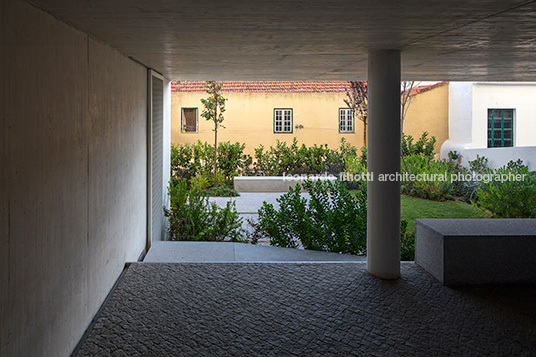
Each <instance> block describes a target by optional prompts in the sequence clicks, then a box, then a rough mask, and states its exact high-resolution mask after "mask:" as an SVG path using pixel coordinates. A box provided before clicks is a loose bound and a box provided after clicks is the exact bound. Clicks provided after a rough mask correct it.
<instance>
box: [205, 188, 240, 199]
mask: <svg viewBox="0 0 536 357" xmlns="http://www.w3.org/2000/svg"><path fill="white" fill-rule="evenodd" d="M201 193H202V194H203V195H204V196H208V197H236V196H240V195H239V194H238V192H236V191H235V190H234V189H232V188H230V187H227V186H217V187H211V188H209V189H208V190H206V191H202V192H201Z"/></svg>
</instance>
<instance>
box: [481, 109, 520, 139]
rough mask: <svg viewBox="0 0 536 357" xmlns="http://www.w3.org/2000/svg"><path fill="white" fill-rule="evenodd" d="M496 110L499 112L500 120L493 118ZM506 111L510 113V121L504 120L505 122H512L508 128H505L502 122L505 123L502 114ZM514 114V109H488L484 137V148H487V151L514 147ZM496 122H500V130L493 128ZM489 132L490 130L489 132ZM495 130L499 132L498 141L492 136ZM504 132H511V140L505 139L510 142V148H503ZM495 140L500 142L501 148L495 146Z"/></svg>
mask: <svg viewBox="0 0 536 357" xmlns="http://www.w3.org/2000/svg"><path fill="white" fill-rule="evenodd" d="M496 110H500V111H501V118H495V117H494V113H495V111H496ZM506 111H511V112H512V117H511V119H510V118H508V119H506V120H511V121H512V124H511V126H510V128H505V125H504V122H505V118H504V112H506ZM490 112H491V118H490ZM515 113H516V110H515V108H488V112H487V116H486V136H487V138H486V139H487V140H486V144H487V145H486V146H487V148H488V149H495V148H509V147H514V146H515V142H514V132H515V131H514V125H515ZM498 120H500V121H501V128H500V129H496V128H495V121H498ZM490 121H491V125H490ZM490 126H491V128H490ZM490 130H491V132H490ZM495 130H500V132H501V137H500V138H498V139H496V138H495V135H494V132H495ZM505 130H506V131H510V132H511V139H506V140H510V141H511V144H512V145H510V146H505V145H504V142H505V138H504V132H505ZM490 135H491V136H490ZM496 140H500V141H501V146H495V141H496Z"/></svg>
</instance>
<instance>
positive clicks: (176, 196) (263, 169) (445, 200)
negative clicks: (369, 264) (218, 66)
mask: <svg viewBox="0 0 536 357" xmlns="http://www.w3.org/2000/svg"><path fill="white" fill-rule="evenodd" d="M220 89H221V85H219V84H217V83H215V82H207V93H208V94H209V96H208V98H207V99H203V100H202V103H203V106H204V108H205V109H204V111H203V113H202V114H201V116H202V117H204V118H205V119H206V120H209V121H212V122H213V123H214V145H211V144H209V143H207V142H201V141H198V142H196V143H194V144H180V145H172V146H171V180H170V184H169V196H170V208H169V209H166V208H165V209H164V213H165V216H166V217H168V219H169V228H168V232H167V234H168V239H169V240H172V241H233V242H245V243H253V244H256V243H257V242H258V241H259V240H261V239H263V240H269V242H270V244H271V245H274V246H279V247H287V248H304V249H312V250H319V251H327V252H335V253H344V254H355V255H366V232H367V179H366V177H367V148H366V146H365V147H362V148H357V147H354V146H352V145H350V144H349V143H348V142H346V141H345V140H344V139H342V140H341V142H340V145H339V147H338V148H330V147H328V146H327V145H325V144H324V145H316V144H315V145H313V146H306V145H304V144H301V145H300V144H299V143H298V141H297V139H296V138H294V139H293V141H292V142H291V143H288V144H287V143H286V142H282V141H277V143H276V145H275V146H270V147H269V148H266V147H264V146H262V145H259V146H258V147H257V148H254V151H253V152H254V155H253V157H252V156H251V155H249V154H246V153H245V148H246V147H245V144H243V143H238V142H236V143H231V142H221V143H218V140H217V134H218V129H219V128H223V127H224V126H223V113H224V112H225V101H226V99H225V98H223V97H222V96H221V94H219V90H220ZM357 92H359V91H356V93H357ZM361 97H363V96H361ZM361 97H359V98H361ZM364 98H366V96H364ZM354 102H355V103H357V104H360V103H361V102H360V101H354ZM357 104H356V105H357ZM349 105H350V104H349ZM360 105H361V104H360ZM363 105H366V103H365V102H363ZM365 118H366V116H365ZM364 135H365V134H364ZM435 144H436V139H435V137H433V136H432V137H429V135H428V133H427V132H424V133H422V135H421V137H419V138H417V139H415V138H413V137H412V136H408V135H405V134H402V141H401V158H400V160H401V164H400V165H401V173H400V181H401V192H402V197H401V220H400V231H401V237H400V242H401V258H402V259H403V260H413V259H414V250H415V249H414V248H415V219H419V218H483V217H491V218H535V217H536V173H535V172H530V171H529V169H528V167H527V166H526V165H524V163H523V162H522V161H521V160H517V161H513V160H512V161H510V162H509V163H508V164H507V165H505V166H503V167H500V168H496V169H492V168H490V167H489V165H488V160H487V159H486V158H485V157H479V156H477V158H476V160H473V161H469V162H468V166H463V165H461V157H460V155H458V153H456V152H450V153H449V155H448V159H447V160H439V159H437V158H436V156H435V155H434V149H435ZM283 175H325V176H327V175H333V176H335V177H337V178H338V179H337V180H335V181H333V182H332V181H328V180H326V181H321V180H316V181H310V180H306V181H305V182H303V183H302V184H297V185H296V187H295V188H290V189H289V191H288V192H287V193H284V194H282V195H281V196H280V197H279V198H278V199H277V202H278V204H279V205H278V207H277V208H276V207H274V205H272V204H269V203H266V202H264V203H263V205H262V207H261V208H260V209H259V210H258V212H257V213H258V220H255V221H253V220H249V221H248V224H249V226H250V228H251V229H250V230H245V229H244V227H243V219H242V218H241V217H240V215H239V214H238V212H237V210H236V206H235V203H234V201H232V200H231V201H228V202H227V203H226V205H225V206H224V207H220V206H218V205H217V204H216V203H214V202H212V201H210V200H209V197H212V196H225V197H233V196H238V193H237V192H236V191H235V190H234V185H233V179H234V177H236V176H283ZM355 178H365V179H357V180H356V179H355ZM303 191H304V192H306V193H307V194H308V198H305V197H304V195H303V194H302V192H303Z"/></svg>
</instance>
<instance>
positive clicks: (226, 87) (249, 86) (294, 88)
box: [171, 81, 448, 95]
mask: <svg viewBox="0 0 536 357" xmlns="http://www.w3.org/2000/svg"><path fill="white" fill-rule="evenodd" d="M218 83H222V84H223V87H222V89H221V91H222V92H227V93H345V92H346V91H347V89H348V88H350V82H346V81H223V82H218ZM446 83H448V82H438V83H435V84H430V85H424V86H419V87H415V88H413V89H412V90H411V94H410V95H416V94H420V93H423V92H426V91H429V90H430V89H434V88H436V87H439V86H442V85H444V84H446ZM171 91H172V92H181V93H185V92H191V93H204V92H206V88H205V81H173V82H171Z"/></svg>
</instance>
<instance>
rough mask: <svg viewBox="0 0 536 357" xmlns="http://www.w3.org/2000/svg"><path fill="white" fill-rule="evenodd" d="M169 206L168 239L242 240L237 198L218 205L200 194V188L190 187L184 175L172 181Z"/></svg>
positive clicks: (165, 210)
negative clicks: (191, 188) (222, 205)
mask: <svg viewBox="0 0 536 357" xmlns="http://www.w3.org/2000/svg"><path fill="white" fill-rule="evenodd" d="M169 196H170V207H171V209H170V210H167V209H166V208H164V214H165V216H166V217H168V218H169V228H168V232H167V233H168V239H169V240H172V241H223V240H225V239H229V240H231V241H233V242H236V241H242V240H243V239H244V233H243V230H242V218H240V216H239V215H238V213H237V212H236V208H235V203H234V202H227V205H226V206H225V207H224V208H219V207H218V206H217V205H216V204H215V203H214V202H209V201H208V198H207V197H204V196H202V195H201V193H200V191H199V190H192V191H188V187H187V184H186V180H185V179H180V180H178V181H177V182H176V183H175V182H173V181H171V182H170V184H169Z"/></svg>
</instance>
